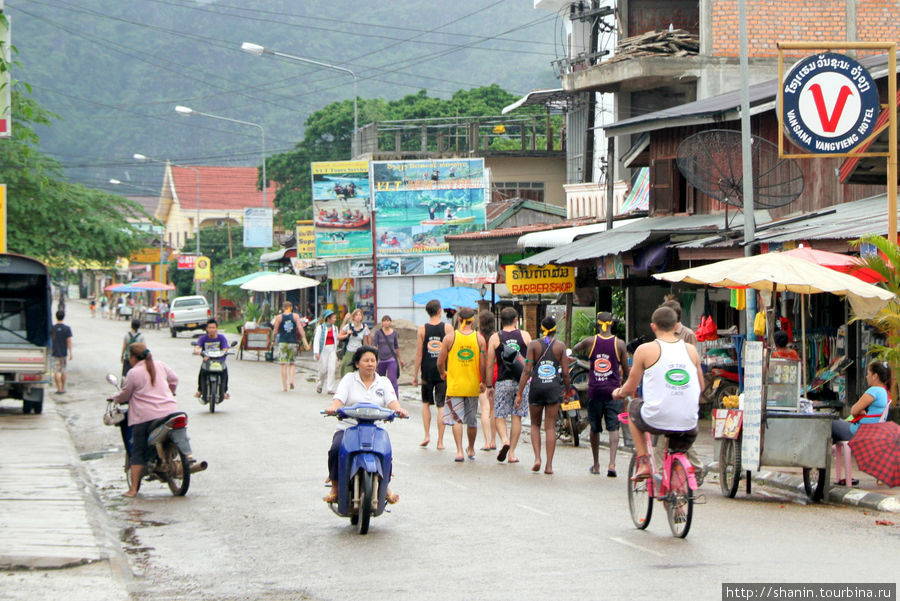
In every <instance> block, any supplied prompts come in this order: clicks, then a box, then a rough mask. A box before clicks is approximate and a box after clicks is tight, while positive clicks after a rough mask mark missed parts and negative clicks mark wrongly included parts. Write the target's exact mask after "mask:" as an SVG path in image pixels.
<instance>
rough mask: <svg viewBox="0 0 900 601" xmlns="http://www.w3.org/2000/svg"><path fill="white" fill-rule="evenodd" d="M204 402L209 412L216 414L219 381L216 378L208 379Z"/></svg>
mask: <svg viewBox="0 0 900 601" xmlns="http://www.w3.org/2000/svg"><path fill="white" fill-rule="evenodd" d="M206 400H207V404H208V405H209V412H210V413H215V412H216V402H217V401H218V400H219V380H218V379H217V378H209V380H207V381H206Z"/></svg>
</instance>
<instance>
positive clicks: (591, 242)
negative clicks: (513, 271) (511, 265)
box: [517, 230, 653, 265]
mask: <svg viewBox="0 0 900 601" xmlns="http://www.w3.org/2000/svg"><path fill="white" fill-rule="evenodd" d="M652 235H653V232H652V231H650V230H647V231H643V232H626V231H620V230H612V231H611V232H603V233H602V234H597V235H594V236H591V237H590V238H585V239H583V240H579V241H578V243H577V244H566V245H565V246H560V247H559V248H551V249H550V250H545V251H544V252H542V253H538V254H536V255H533V256H531V257H528V258H527V259H522V260H521V261H517V263H519V264H520V265H549V264H550V263H573V262H575V261H583V260H585V259H593V258H598V257H605V256H606V255H617V254H619V253H621V252H625V251H628V250H631V249H632V248H634V247H636V246H638V245H639V244H641V243H643V242H644V241H645V240H647V239H648V238H649V237H650V236H652Z"/></svg>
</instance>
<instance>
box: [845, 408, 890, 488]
mask: <svg viewBox="0 0 900 601" xmlns="http://www.w3.org/2000/svg"><path fill="white" fill-rule="evenodd" d="M850 449H851V450H852V451H853V456H854V457H856V463H857V465H859V469H861V470H862V471H864V472H865V473H867V474H869V475H871V476H875V478H877V479H878V480H881V481H882V482H884V483H885V484H887V485H888V486H890V487H891V488H893V487H894V486H898V485H900V426H898V425H897V424H895V423H894V422H884V423H882V424H862V425H860V426H859V429H858V430H857V431H856V434H854V435H853V438H852V439H851V440H850Z"/></svg>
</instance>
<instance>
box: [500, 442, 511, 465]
mask: <svg viewBox="0 0 900 601" xmlns="http://www.w3.org/2000/svg"><path fill="white" fill-rule="evenodd" d="M507 453H509V445H508V444H505V445H503V446H502V447H501V448H500V452H499V453H497V461H503V460H504V459H506V455H507Z"/></svg>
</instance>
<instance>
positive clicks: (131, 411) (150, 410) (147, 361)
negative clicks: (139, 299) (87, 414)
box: [112, 342, 193, 497]
mask: <svg viewBox="0 0 900 601" xmlns="http://www.w3.org/2000/svg"><path fill="white" fill-rule="evenodd" d="M128 361H129V362H130V363H131V369H130V370H129V371H128V375H127V376H125V384H124V385H123V386H122V390H121V391H119V393H118V394H116V395H115V396H114V397H112V400H113V401H115V402H116V403H128V425H129V426H131V427H132V432H131V436H132V440H131V461H130V464H131V488H130V489H129V490H128V492H126V493H125V494H124V496H126V497H135V496H137V494H138V489H139V488H140V484H141V472H142V470H143V467H144V465H145V464H147V462H148V460H149V457H148V453H149V448H148V444H147V439H148V437H149V435H150V432H149V430H150V424H151V423H152V422H153V421H155V420H157V419H159V418H162V417H166V416H167V415H169V414H170V413H174V412H176V411H178V404H177V403H176V402H175V388H176V387H177V386H178V376H176V375H175V373H174V372H173V371H172V370H171V369H169V367H168V366H167V365H166V364H165V363H163V362H162V361H155V360H154V359H153V355H151V354H150V349H148V348H147V345H146V344H144V343H143V342H135V343H134V344H131V345H129V347H128ZM170 437H171V439H172V441H173V442H174V443H175V444H176V445H177V446H178V448H179V449H181V451H182V452H183V453H184V454H185V455H187V458H188V461H189V462H193V458H192V457H191V444H190V440H189V439H188V436H187V429H186V428H180V429H176V430H172V433H171V434H170Z"/></svg>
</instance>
